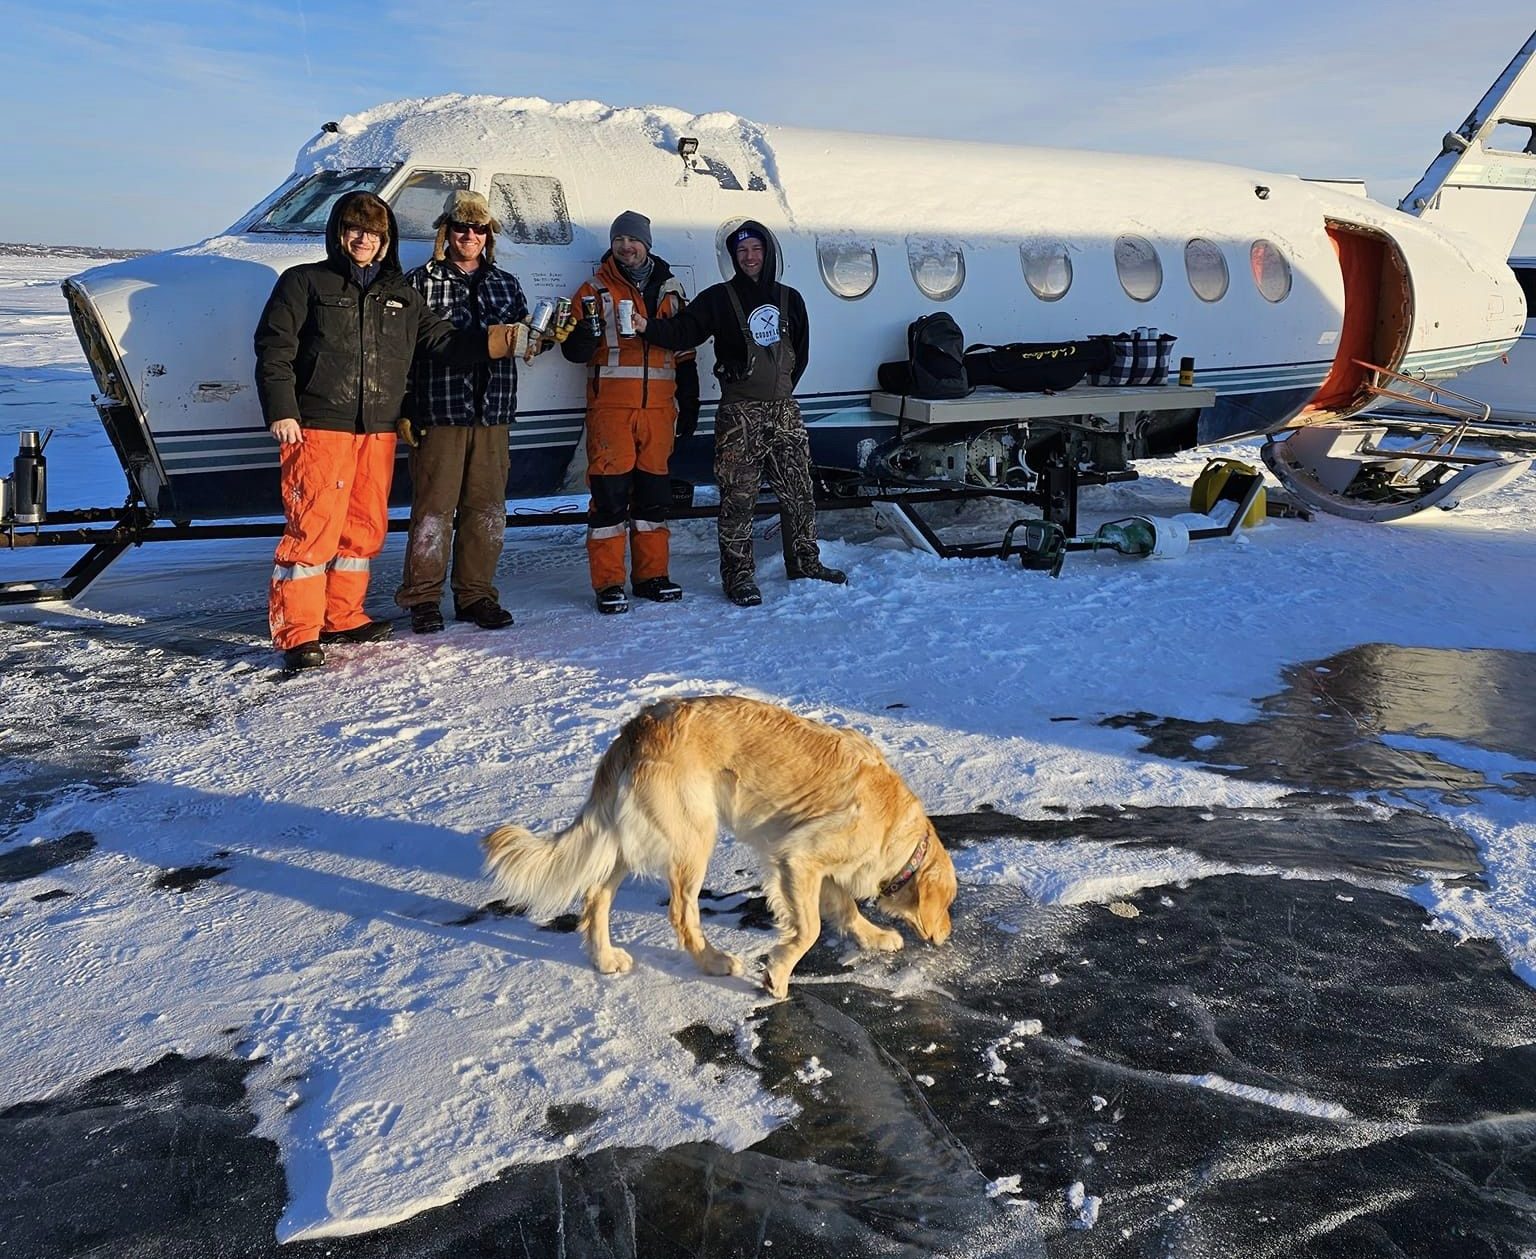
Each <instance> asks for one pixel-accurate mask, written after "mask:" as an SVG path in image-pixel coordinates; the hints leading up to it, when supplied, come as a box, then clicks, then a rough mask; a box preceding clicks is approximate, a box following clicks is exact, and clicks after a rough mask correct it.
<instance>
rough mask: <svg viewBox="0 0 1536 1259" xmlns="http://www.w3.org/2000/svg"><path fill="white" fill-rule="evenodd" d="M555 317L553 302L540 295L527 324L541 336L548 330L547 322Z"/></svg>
mask: <svg viewBox="0 0 1536 1259" xmlns="http://www.w3.org/2000/svg"><path fill="white" fill-rule="evenodd" d="M554 317H555V304H554V302H552V301H550V300H549V298H547V297H541V298H539V300H538V304H537V305H535V306H534V308H533V314H532V316H531V317H530V318H529V320H528V326H529V327H530V328H532V329H533V330H534V331H535V332H537V333H539V334H540V335H541V336H542V335H543V334H544V333H546V332H548V331H549V322H550V320H552V319H553V318H554Z"/></svg>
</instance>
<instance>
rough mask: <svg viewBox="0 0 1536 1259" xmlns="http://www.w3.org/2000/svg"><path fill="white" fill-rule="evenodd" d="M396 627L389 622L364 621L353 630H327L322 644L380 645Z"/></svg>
mask: <svg viewBox="0 0 1536 1259" xmlns="http://www.w3.org/2000/svg"><path fill="white" fill-rule="evenodd" d="M394 631H395V627H394V626H393V625H391V624H390V623H389V622H388V621H364V622H363V623H362V624H361V625H354V626H353V627H352V628H351V629H344V630H326V631H325V633H323V634H321V635H320V641H321V642H322V643H378V642H383V641H384V639H386V638H388V637H389V636H390V635H391V634H392V633H394Z"/></svg>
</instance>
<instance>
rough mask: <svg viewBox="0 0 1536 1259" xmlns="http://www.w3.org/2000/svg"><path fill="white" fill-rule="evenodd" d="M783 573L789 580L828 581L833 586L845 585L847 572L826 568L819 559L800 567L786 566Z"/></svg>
mask: <svg viewBox="0 0 1536 1259" xmlns="http://www.w3.org/2000/svg"><path fill="white" fill-rule="evenodd" d="M784 575H785V576H786V577H788V578H789V580H790V581H803V580H810V581H830V582H831V583H832V584H833V585H834V586H841V585H845V584H846V583H847V581H848V574H847V573H845V572H843V570H842V569H840V568H828V567H827V566H826V565H825V564H823V563H822V562H821V561H820V560H817V561H816V562H815V563H814V564H805V565H802V566H801V567H800V568H788V567H786V568H785V570H784Z"/></svg>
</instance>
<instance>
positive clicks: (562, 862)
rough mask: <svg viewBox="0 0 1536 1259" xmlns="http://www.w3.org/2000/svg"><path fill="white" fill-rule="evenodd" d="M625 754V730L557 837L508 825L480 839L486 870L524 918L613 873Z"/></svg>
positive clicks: (545, 913) (551, 910)
mask: <svg viewBox="0 0 1536 1259" xmlns="http://www.w3.org/2000/svg"><path fill="white" fill-rule="evenodd" d="M631 755H632V739H631V734H630V731H629V729H628V728H626V729H625V730H624V732H623V733H622V734H621V735H620V736H619V738H618V739H616V740H615V741H614V742H613V744H612V746H611V747H609V749H608V751H607V752H606V753H604V754H603V759H602V761H601V762H599V764H598V767H597V774H596V776H595V777H594V778H593V780H592V791H591V793H590V794H589V795H588V796H587V801H586V803H585V804H583V805H582V806H581V812H580V813H578V814H577V815H576V820H575V821H573V822H572V823H571V824H570V825H569V826H567V827H566V828H565V829H564V830H563V831H561V832H560V833H559V834H558V835H554V836H552V837H550V838H548V839H546V838H544V837H543V836H540V835H535V834H534V833H533V832H532V831H530V830H527V829H526V828H524V827H521V826H511V825H508V826H498V827H497V828H496V829H495V830H494V831H492V832H491V833H490V834H489V835H487V836H486V837H485V838H484V839H482V840H481V841H480V846H481V847H482V848H483V849H485V869H486V873H487V874H489V875H490V876H491V877H492V878H493V879H494V880H495V881H496V884H497V886H498V887H499V888H500V889H501V890H502V892H504V893H505V895H506V897H507V899H508V900H510V901H511V902H513V904H515V905H517V906H519V907H520V908H521V909H522V910H523V912H524V913H527V914H528V915H529V916H530V917H533V918H550V917H553V916H554V915H555V914H558V913H559V912H560V911H561V910H563V909H565V908H566V907H567V906H568V905H569V904H570V903H571V902H572V901H573V900H575V899H576V898H577V897H578V896H580V895H582V894H583V893H585V892H587V891H588V890H589V889H591V888H594V887H597V886H598V885H599V884H601V883H604V882H606V881H607V879H608V878H609V876H610V875H612V874H613V871H614V868H615V867H616V866H617V865H618V863H619V860H620V858H621V855H622V854H621V848H620V843H619V831H618V827H617V821H618V814H619V804H620V802H621V796H622V795H623V794H624V793H625V792H626V791H627V788H628V780H629V773H628V771H629V763H630V758H631Z"/></svg>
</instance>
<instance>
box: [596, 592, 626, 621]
mask: <svg viewBox="0 0 1536 1259" xmlns="http://www.w3.org/2000/svg"><path fill="white" fill-rule="evenodd" d="M597 610H598V611H599V612H604V613H610V614H611V613H614V612H628V611H629V598H628V596H627V595H625V593H624V587H623V586H604V587H603V588H602V589H601V590H599V591H598V592H597Z"/></svg>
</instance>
